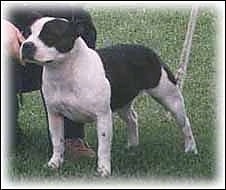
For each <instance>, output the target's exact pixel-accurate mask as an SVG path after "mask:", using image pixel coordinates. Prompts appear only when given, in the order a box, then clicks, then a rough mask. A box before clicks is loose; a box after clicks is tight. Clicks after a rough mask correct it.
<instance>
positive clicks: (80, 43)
mask: <svg viewBox="0 0 226 190" xmlns="http://www.w3.org/2000/svg"><path fill="white" fill-rule="evenodd" d="M87 53H89V47H88V46H87V45H86V43H85V41H84V40H83V39H82V38H81V37H78V38H77V39H76V40H75V43H74V47H73V49H72V50H71V51H70V52H69V53H67V54H68V55H67V56H65V57H64V58H63V59H62V60H61V61H59V62H55V63H50V64H45V65H44V68H43V73H45V74H47V73H48V75H49V76H51V75H52V77H57V76H65V77H66V78H67V77H68V75H71V74H72V73H73V75H74V74H75V73H74V71H75V70H80V69H81V68H83V69H84V68H87V67H88V65H87V64H90V63H89V62H86V61H81V60H84V59H85V58H86V57H87V56H88V55H87ZM65 80H66V79H65Z"/></svg>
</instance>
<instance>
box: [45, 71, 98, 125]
mask: <svg viewBox="0 0 226 190" xmlns="http://www.w3.org/2000/svg"><path fill="white" fill-rule="evenodd" d="M43 91H44V97H45V101H46V104H47V105H48V107H49V109H51V111H53V112H56V113H60V114H62V115H64V116H65V117H68V118H70V119H71V120H74V121H79V122H87V121H93V120H95V119H96V113H95V110H94V109H92V104H93V100H92V95H91V96H90V93H91V92H92V89H88V88H85V86H84V84H82V83H79V82H78V81H76V80H73V78H72V77H69V76H67V77H62V75H61V78H54V79H52V80H49V81H44V82H43Z"/></svg>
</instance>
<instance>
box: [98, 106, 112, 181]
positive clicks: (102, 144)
mask: <svg viewBox="0 0 226 190" xmlns="http://www.w3.org/2000/svg"><path fill="white" fill-rule="evenodd" d="M97 135H98V168H97V171H98V173H99V174H100V175H101V176H102V177H104V176H108V175H110V174H111V140H112V113H111V110H109V111H108V112H107V113H104V114H101V115H99V116H98V117H97Z"/></svg>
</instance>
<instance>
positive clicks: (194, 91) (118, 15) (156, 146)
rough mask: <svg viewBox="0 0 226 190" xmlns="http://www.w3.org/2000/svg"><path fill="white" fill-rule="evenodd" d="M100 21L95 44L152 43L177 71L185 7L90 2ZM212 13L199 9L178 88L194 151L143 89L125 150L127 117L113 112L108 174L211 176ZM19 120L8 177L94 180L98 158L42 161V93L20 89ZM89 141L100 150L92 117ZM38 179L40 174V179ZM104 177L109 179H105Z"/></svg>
mask: <svg viewBox="0 0 226 190" xmlns="http://www.w3.org/2000/svg"><path fill="white" fill-rule="evenodd" d="M89 11H90V13H91V15H92V17H93V20H94V22H95V25H96V28H97V34H98V35H97V48H101V47H103V44H104V40H105V39H109V40H110V41H112V43H113V44H117V43H137V44H142V45H145V46H147V47H150V48H153V49H154V50H155V51H156V52H158V53H159V54H160V56H161V58H162V59H163V60H164V61H165V62H166V63H167V64H168V65H169V67H170V68H171V70H172V71H173V72H174V73H175V72H176V70H177V67H178V64H179V58H180V53H181V50H182V45H183V42H184V37H185V33H186V28H187V23H188V19H189V15H190V9H157V8H156V9H151V8H148V9H141V8H137V9H133V10H132V9H120V8H117V9H106V8H105V9H102V8H90V9H89ZM216 28H217V16H216V10H214V9H203V8H202V9H201V10H200V12H199V17H198V20H197V25H196V30H195V34H194V36H193V46H192V52H191V55H190V65H189V67H188V72H187V75H186V79H185V84H184V90H183V95H184V98H185V104H186V109H187V112H188V116H189V118H190V121H191V124H192V128H193V133H194V136H195V138H196V141H197V146H198V150H199V154H198V155H193V154H185V153H184V148H183V138H182V134H181V131H180V129H179V128H178V126H177V125H176V123H175V120H174V119H171V120H168V119H167V118H166V111H165V109H164V108H163V107H161V106H160V105H159V104H157V103H156V102H155V101H154V100H153V99H151V98H150V97H148V96H145V95H141V96H139V97H137V98H136V101H135V109H136V111H137V112H138V115H139V128H140V145H139V146H138V147H136V148H132V149H127V148H126V144H127V134H126V126H125V123H123V122H122V120H120V118H119V117H118V116H117V115H115V116H114V133H113V134H114V136H113V142H112V177H109V179H124V178H125V179H131V178H132V179H134V180H142V179H146V180H149V179H151V178H156V179H162V178H163V179H167V178H173V179H177V180H179V181H180V180H182V179H184V178H188V179H190V180H192V181H193V180H194V181H196V180H199V181H200V180H209V181H210V180H213V179H214V176H215V175H216V166H215V162H216V151H215V150H216V130H217V126H216V113H215V107H216V103H215V102H216V98H215V94H214V90H215V89H216V82H215V78H216V69H217V63H216V49H215V45H216V37H217V31H216ZM19 116H20V117H19V123H20V126H21V128H22V131H23V138H22V142H21V144H20V145H19V146H18V148H17V150H16V151H15V152H13V153H12V154H11V155H10V167H9V168H8V171H9V177H10V179H11V180H12V181H18V180H19V181H23V180H28V181H29V180H31V179H33V180H35V181H37V179H39V180H40V181H42V180H47V181H48V180H50V179H55V180H57V181H58V182H61V181H62V182H63V181H66V180H67V179H71V178H73V180H74V181H77V180H82V181H83V180H84V182H86V183H88V182H89V181H92V180H97V177H96V176H95V173H96V159H81V160H78V161H73V160H71V159H70V158H68V157H66V158H65V162H64V164H63V167H62V168H61V169H59V170H58V171H51V170H48V169H47V168H44V167H43V165H44V164H45V163H47V161H48V159H49V156H50V146H49V141H48V137H47V124H46V120H45V113H44V110H43V104H42V101H41V98H40V94H39V92H32V93H27V94H24V104H23V106H21V110H20V115H19ZM86 140H87V141H88V142H89V144H90V145H91V147H93V149H95V150H97V135H96V128H95V125H94V124H87V126H86ZM39 180H38V181H39ZM106 180H108V179H106Z"/></svg>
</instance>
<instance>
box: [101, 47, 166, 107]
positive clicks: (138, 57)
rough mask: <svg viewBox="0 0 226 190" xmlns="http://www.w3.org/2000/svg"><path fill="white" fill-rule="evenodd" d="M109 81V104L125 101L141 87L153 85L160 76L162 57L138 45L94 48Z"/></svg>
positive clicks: (130, 98)
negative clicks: (110, 93)
mask: <svg viewBox="0 0 226 190" xmlns="http://www.w3.org/2000/svg"><path fill="white" fill-rule="evenodd" d="M97 52H98V53H99V55H100V57H101V59H102V61H103V64H104V68H105V72H106V77H107V78H108V80H109V81H110V84H111V91H112V96H111V108H112V110H115V109H117V108H121V107H123V106H125V105H126V104H128V103H129V102H130V101H132V99H133V98H134V97H136V96H137V95H138V93H139V92H140V90H143V89H149V88H154V87H156V86H157V85H158V83H159V80H160V77H161V65H162V64H161V60H160V59H159V57H158V56H157V54H156V53H155V52H154V51H152V50H151V49H149V48H146V47H143V46H140V45H115V46H112V47H107V48H103V49H99V50H97Z"/></svg>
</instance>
